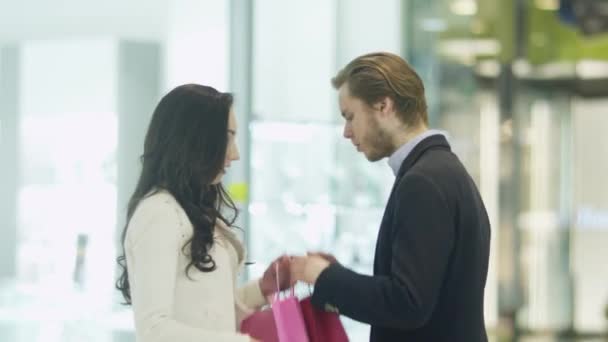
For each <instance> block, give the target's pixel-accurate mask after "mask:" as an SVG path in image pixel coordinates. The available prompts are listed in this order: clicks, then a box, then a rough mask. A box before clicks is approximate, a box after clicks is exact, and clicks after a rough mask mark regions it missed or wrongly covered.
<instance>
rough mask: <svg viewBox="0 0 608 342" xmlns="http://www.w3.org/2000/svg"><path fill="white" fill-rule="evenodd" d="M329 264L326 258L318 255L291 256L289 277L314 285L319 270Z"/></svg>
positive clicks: (321, 270)
mask: <svg viewBox="0 0 608 342" xmlns="http://www.w3.org/2000/svg"><path fill="white" fill-rule="evenodd" d="M334 260H335V258H334ZM330 264H331V263H330V262H329V261H328V260H326V259H325V258H323V257H321V256H319V255H308V256H302V257H298V256H295V257H291V279H292V281H303V282H305V283H308V284H312V285H314V284H315V283H316V282H317V278H319V275H320V274H321V272H323V270H325V269H326V268H327V267H329V265H330Z"/></svg>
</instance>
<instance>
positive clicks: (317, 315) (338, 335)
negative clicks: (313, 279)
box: [300, 297, 348, 342]
mask: <svg viewBox="0 0 608 342" xmlns="http://www.w3.org/2000/svg"><path fill="white" fill-rule="evenodd" d="M300 308H301V309H302V315H303V317H304V323H305V324H306V331H307V332H308V338H309V340H310V342H348V336H347V335H346V331H345V330H344V326H343V325H342V322H341V321H340V317H339V316H338V314H337V313H335V312H328V311H325V310H321V309H317V308H316V307H314V306H313V305H312V303H311V301H310V297H308V298H305V299H303V300H302V301H301V302H300Z"/></svg>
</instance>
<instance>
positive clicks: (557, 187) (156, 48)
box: [0, 0, 608, 342]
mask: <svg viewBox="0 0 608 342" xmlns="http://www.w3.org/2000/svg"><path fill="white" fill-rule="evenodd" d="M377 50H384V51H391V52H394V53H398V54H400V55H401V56H403V57H404V58H406V59H407V60H408V61H410V62H411V64H412V65H413V66H414V67H415V68H416V70H418V72H419V73H420V75H421V76H422V77H423V79H424V81H425V85H426V90H427V100H428V102H429V110H430V113H429V114H430V118H431V125H432V126H433V127H435V128H440V129H444V130H447V131H448V133H449V135H450V137H449V140H450V142H451V144H452V147H453V149H454V150H455V152H456V153H457V154H458V156H459V157H460V158H461V159H462V161H463V162H464V164H465V165H466V166H467V168H468V169H469V171H470V172H471V174H472V175H473V177H474V179H475V181H476V182H477V184H478V186H479V187H480V190H481V192H482V195H483V197H484V200H485V203H486V205H487V207H488V212H489V214H490V216H491V221H492V226H493V241H492V244H493V245H492V255H491V268H490V272H489V275H488V283H487V287H486V320H487V324H488V331H489V332H490V334H491V339H492V341H511V340H513V341H515V340H518V341H558V340H559V341H574V340H577V341H578V340H579V339H580V340H585V341H603V340H606V339H607V336H608V306H607V305H608V248H606V246H608V181H607V179H606V178H607V177H608V139H606V138H605V134H606V132H607V131H608V1H604V0H569V1H567V0H562V1H560V0H409V1H406V0H404V1H399V0H373V1H372V0H307V1H293V0H252V1H246V0H213V1H212V0H172V1H168V0H145V1H144V0H131V1H118V0H106V1H103V2H101V1H83V0H78V1H77V0H62V1H55V2H50V1H41V0H38V1H36V0H21V1H8V0H0V161H1V162H0V341H12V342H26V341H27V342H30V341H36V342H43V341H44V342H59V341H61V342H63V341H70V342H71V341H90V342H94V341H95V342H123V341H125V342H126V341H132V340H133V322H132V317H131V313H130V311H129V309H128V308H127V307H124V306H122V305H121V304H120V298H119V297H118V293H117V292H116V291H115V290H114V289H113V284H114V278H115V272H116V269H115V262H114V258H115V255H116V253H117V247H118V232H119V231H120V230H121V229H122V226H123V224H124V216H125V205H126V201H127V199H128V197H129V196H130V193H131V191H132V189H133V186H134V182H135V181H136V177H137V174H138V156H139V155H140V153H141V149H142V143H143V135H144V133H145V129H146V126H147V123H148V120H149V118H150V115H151V112H152V109H153V108H154V106H155V105H156V103H157V101H158V100H159V98H160V96H162V94H164V93H165V92H166V91H168V90H169V89H171V88H173V87H174V86H176V85H178V84H182V83H187V82H197V83H203V84H209V85H212V86H214V87H216V88H218V89H220V90H224V91H232V92H234V93H235V94H236V99H237V100H236V110H237V115H238V117H239V120H240V126H241V131H240V136H239V144H240V147H241V150H242V159H241V161H240V162H239V163H237V165H236V166H235V167H234V168H233V170H232V171H231V174H230V175H229V177H228V179H227V181H226V183H227V186H228V188H229V190H230V192H231V193H232V195H233V197H234V198H235V199H236V200H237V201H238V203H239V206H240V208H241V209H242V211H241V216H240V219H239V223H240V225H241V226H242V227H243V228H245V235H244V238H245V240H246V242H247V244H248V246H249V249H250V255H249V257H250V259H251V261H254V262H255V264H254V265H253V266H250V267H248V269H247V272H246V274H245V275H244V278H247V277H254V276H257V275H260V274H261V272H262V271H263V269H264V266H265V265H267V264H268V262H270V261H271V260H272V259H273V258H274V257H276V256H277V255H279V254H281V253H303V252H305V251H306V250H324V251H329V252H331V253H334V254H335V255H336V256H337V257H338V259H339V260H340V261H341V262H343V263H345V264H347V265H349V266H351V267H353V268H354V269H356V270H358V271H360V272H366V273H370V272H371V266H372V262H373V249H374V245H375V237H376V233H377V229H378V225H379V222H380V217H381V214H382V211H383V208H384V205H385V203H386V200H387V197H388V191H389V190H390V187H391V185H392V182H393V176H392V173H391V172H390V169H389V167H388V166H387V165H386V163H385V162H383V161H382V162H379V163H375V164H370V163H368V162H367V160H365V158H363V157H362V156H361V155H358V154H357V153H356V151H354V150H353V148H352V146H350V144H349V143H348V142H347V141H345V140H344V139H343V138H342V136H341V131H342V121H341V120H342V119H341V117H340V115H339V111H338V107H337V103H336V94H335V91H334V90H333V89H332V88H331V86H330V83H329V79H330V78H331V77H332V76H333V75H334V74H335V73H336V71H337V70H338V69H339V68H340V67H342V66H344V65H345V64H346V63H347V62H348V61H350V60H351V59H352V58H354V57H356V56H358V55H360V54H363V53H366V52H371V51H377ZM462 314H466V313H462ZM344 323H345V325H346V326H347V328H348V333H349V335H350V337H351V340H352V341H354V342H358V341H367V334H368V328H367V327H366V326H364V325H362V324H359V323H357V322H354V321H351V320H348V319H344Z"/></svg>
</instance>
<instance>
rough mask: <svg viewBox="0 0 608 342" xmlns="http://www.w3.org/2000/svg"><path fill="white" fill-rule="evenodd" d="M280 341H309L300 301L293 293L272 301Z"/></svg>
mask: <svg viewBox="0 0 608 342" xmlns="http://www.w3.org/2000/svg"><path fill="white" fill-rule="evenodd" d="M272 313H273V316H274V321H275V323H276V327H277V335H278V337H279V342H309V340H308V334H307V333H306V325H305V324H304V318H303V317H302V310H301V309H300V302H299V301H298V298H297V297H295V296H294V295H293V290H292V293H291V296H290V297H287V298H285V299H280V300H276V301H275V302H274V303H272Z"/></svg>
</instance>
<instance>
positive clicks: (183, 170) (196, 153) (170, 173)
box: [116, 84, 237, 304]
mask: <svg viewBox="0 0 608 342" xmlns="http://www.w3.org/2000/svg"><path fill="white" fill-rule="evenodd" d="M232 102H233V98H232V95H231V94H228V93H221V92H218V91H217V90H215V89H213V88H211V87H207V86H202V85H197V84H187V85H182V86H179V87H177V88H175V89H173V90H172V91H170V92H169V93H168V94H167V95H165V96H164V97H163V98H162V100H161V101H160V103H159V104H158V106H157V107H156V109H155V110H154V113H153V115H152V120H151V121H150V126H149V127H148V132H147V134H146V140H145V143H144V153H143V155H142V156H141V162H142V170H141V175H140V176H139V181H138V182H137V187H136V188H135V192H134V193H133V195H132V196H131V199H130V200H129V205H128V208H127V223H126V225H125V228H124V230H123V233H122V255H120V256H119V257H118V258H117V262H118V264H119V265H120V267H121V268H122V274H121V275H120V277H119V279H118V281H117V282H116V288H117V289H118V290H120V291H121V292H122V295H123V297H124V298H125V301H126V303H127V304H131V291H130V286H129V276H128V273H127V264H126V258H125V248H124V243H125V237H126V234H127V227H128V225H129V221H130V220H131V217H132V216H133V213H134V212H135V209H136V208H137V205H138V204H139V202H140V201H141V200H142V199H143V198H144V197H146V196H147V195H149V194H150V193H151V192H153V191H159V190H166V191H168V192H169V193H171V195H173V197H175V199H176V200H177V202H178V203H179V204H180V205H181V207H182V208H183V209H184V211H185V212H186V214H187V215H188V218H189V219H190V221H191V222H192V226H193V227H194V234H193V235H192V238H191V239H190V240H189V241H188V242H187V243H186V244H185V245H184V246H183V248H182V249H183V250H184V251H186V249H189V250H188V252H189V253H187V254H188V255H189V256H190V257H191V260H190V263H189V264H188V266H187V267H186V269H185V272H186V274H188V271H189V270H190V268H191V267H193V266H194V267H196V268H197V269H198V270H200V271H202V272H211V271H213V270H214V269H215V266H216V265H215V261H214V260H213V258H212V257H211V255H209V250H210V248H211V247H212V245H213V242H214V240H213V233H214V230H215V224H216V222H217V220H218V219H220V220H222V221H224V223H226V224H227V225H228V226H232V225H233V224H234V221H235V220H236V216H237V209H236V206H235V205H234V203H233V202H232V200H231V199H230V197H229V196H228V194H227V193H226V191H225V190H224V188H223V187H222V185H221V183H219V184H212V183H213V181H214V180H215V179H216V177H217V176H218V175H219V174H220V172H222V170H223V168H224V161H225V157H226V150H227V146H228V133H227V132H228V117H229V113H230V108H231V107H232ZM225 207H228V208H229V209H230V210H231V211H232V213H233V216H232V217H231V218H230V219H228V218H226V217H225V216H223V215H222V209H223V208H225Z"/></svg>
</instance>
